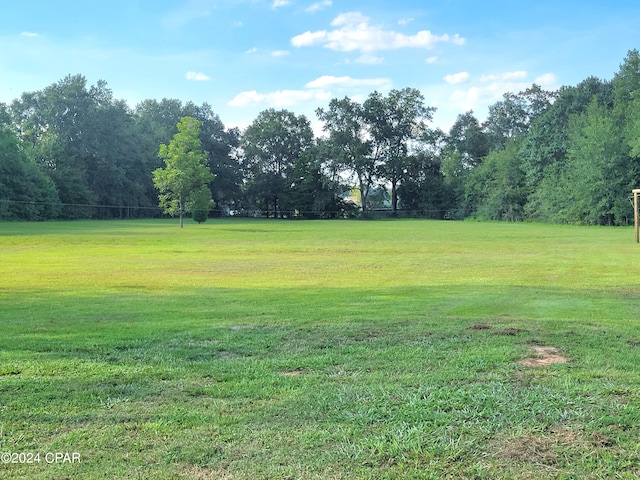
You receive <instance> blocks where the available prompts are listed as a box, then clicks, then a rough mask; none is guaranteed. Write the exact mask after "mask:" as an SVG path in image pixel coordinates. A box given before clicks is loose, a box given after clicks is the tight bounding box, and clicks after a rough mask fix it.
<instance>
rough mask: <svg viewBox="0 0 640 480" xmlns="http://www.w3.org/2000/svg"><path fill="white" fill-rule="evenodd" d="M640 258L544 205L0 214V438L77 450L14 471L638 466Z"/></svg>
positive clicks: (624, 232) (21, 445) (139, 474)
mask: <svg viewBox="0 0 640 480" xmlns="http://www.w3.org/2000/svg"><path fill="white" fill-rule="evenodd" d="M639 254H640V250H639V249H638V246H637V245H636V244H634V243H633V232H632V231H631V230H630V229H607V228H583V227H572V226H547V225H533V224H483V223H471V222H464V223H462V222H461V223H454V222H429V221H415V220H412V221H381V222H347V221H335V222H333V221H326V222H325V221H322V222H320V221H319V222H297V221H273V220H272V221H267V220H235V219H234V220H220V221H214V222H208V223H205V224H203V225H196V224H187V225H186V226H185V228H184V229H182V230H181V229H179V228H177V226H176V225H175V222H170V221H126V222H125V221H122V222H55V223H10V224H0V272H1V275H0V328H1V329H2V334H1V335H0V452H5V451H6V452H10V451H15V452H27V451H39V452H42V453H44V452H56V451H70V452H79V453H81V455H82V462H81V463H80V464H73V465H70V464H52V465H51V464H31V465H20V464H4V465H2V464H0V477H2V478H26V477H28V478H36V479H37V478H41V479H44V478H52V479H53V478H167V479H169V478H180V477H182V478H230V479H235V478H243V479H244V478H246V479H256V478H258V479H259V478H264V479H272V478H305V479H306V478H345V479H346V478H442V477H446V476H449V477H451V478H527V477H528V478H565V477H566V478H572V477H575V478H578V477H579V478H608V477H610V476H613V475H618V476H620V477H622V478H625V477H626V478H634V476H635V475H638V474H640V470H639V469H638V467H637V465H639V464H640V452H639V451H638V448H637V438H638V435H639V434H640V427H638V425H640V423H638V420H640V397H639V396H638V393H640V392H639V389H638V387H639V386H640V374H638V373H637V371H636V370H637V368H636V367H637V365H638V361H640V347H639V346H638V345H640V334H638V333H637V332H638V320H637V319H638V314H639V313H640V303H639V302H638V300H640V259H639V257H638V255H639ZM478 325H480V327H482V328H480V327H478ZM533 345H553V346H555V347H556V348H558V350H559V351H560V352H561V353H562V354H563V355H565V356H566V357H567V359H568V363H566V364H558V365H550V366H548V367H542V368H537V369H532V368H527V367H524V366H522V365H521V364H520V363H518V362H519V361H520V360H521V359H523V358H525V357H528V356H530V355H531V348H532V346H533ZM43 463H44V462H43Z"/></svg>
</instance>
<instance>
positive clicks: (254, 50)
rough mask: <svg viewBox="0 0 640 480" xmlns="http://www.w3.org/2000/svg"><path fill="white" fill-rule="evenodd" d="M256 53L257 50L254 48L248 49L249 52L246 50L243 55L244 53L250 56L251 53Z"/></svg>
mask: <svg viewBox="0 0 640 480" xmlns="http://www.w3.org/2000/svg"><path fill="white" fill-rule="evenodd" d="M257 51H258V49H257V48H256V47H253V48H250V49H249V50H246V51H245V52H244V53H246V54H247V55H250V54H252V53H256V52H257Z"/></svg>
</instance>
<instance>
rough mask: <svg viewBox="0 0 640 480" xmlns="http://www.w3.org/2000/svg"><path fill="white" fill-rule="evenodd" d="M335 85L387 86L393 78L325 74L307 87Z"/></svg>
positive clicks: (329, 86)
mask: <svg viewBox="0 0 640 480" xmlns="http://www.w3.org/2000/svg"><path fill="white" fill-rule="evenodd" d="M335 86H339V87H374V88H383V87H384V88H386V87H390V86H391V80H389V79H388V78H352V77H348V76H345V77H334V76H333V75H323V76H322V77H318V78H316V79H315V80H312V81H311V82H309V83H307V84H306V85H305V87H307V88H331V87H335Z"/></svg>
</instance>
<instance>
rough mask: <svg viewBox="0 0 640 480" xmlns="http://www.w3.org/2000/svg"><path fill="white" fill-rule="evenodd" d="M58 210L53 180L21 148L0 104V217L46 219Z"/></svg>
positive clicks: (58, 203) (3, 107)
mask: <svg viewBox="0 0 640 480" xmlns="http://www.w3.org/2000/svg"><path fill="white" fill-rule="evenodd" d="M59 209H60V200H59V199H58V194H57V192H56V189H55V186H54V184H53V182H52V181H51V180H50V179H49V178H48V177H47V176H46V175H45V174H44V173H43V172H42V170H41V169H40V167H39V166H38V165H37V164H36V163H35V162H34V161H33V160H32V159H31V158H29V156H27V155H26V153H25V151H24V149H23V148H21V145H20V140H19V139H18V137H17V136H16V134H15V132H14V131H13V129H12V125H11V119H10V116H9V114H8V112H7V109H6V107H5V105H4V104H2V103H0V220H47V219H50V218H54V217H55V216H56V215H57V214H58V212H59Z"/></svg>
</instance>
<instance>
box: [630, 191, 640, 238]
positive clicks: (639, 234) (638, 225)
mask: <svg viewBox="0 0 640 480" xmlns="http://www.w3.org/2000/svg"><path fill="white" fill-rule="evenodd" d="M632 192H633V225H634V226H635V231H636V243H640V218H639V217H638V195H639V194H640V188H636V189H635V190H632Z"/></svg>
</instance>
